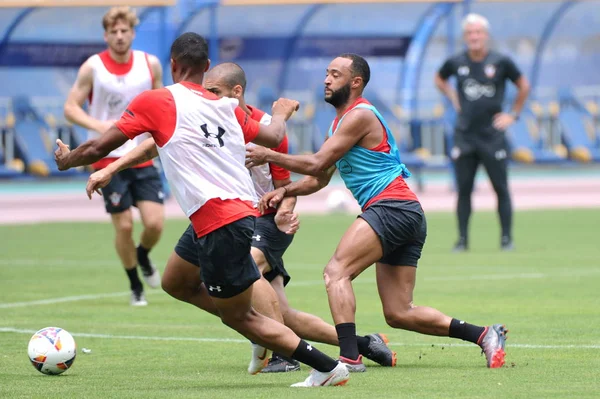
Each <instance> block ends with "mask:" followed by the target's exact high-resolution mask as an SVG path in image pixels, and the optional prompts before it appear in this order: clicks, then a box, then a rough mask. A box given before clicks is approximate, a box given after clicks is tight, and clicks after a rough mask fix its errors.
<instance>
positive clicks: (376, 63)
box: [0, 0, 600, 179]
mask: <svg viewBox="0 0 600 399" xmlns="http://www.w3.org/2000/svg"><path fill="white" fill-rule="evenodd" d="M86 3H87V4H96V5H110V4H116V3H118V2H115V1H99V0H96V1H81V0H78V1H71V2H69V1H64V0H63V1H56V0H54V1H51V0H48V1H41V2H40V1H26V0H21V1H14V0H5V1H2V2H0V26H1V27H2V29H0V87H1V90H0V128H1V129H2V137H3V140H2V144H3V147H2V151H1V152H0V176H1V177H2V178H4V177H6V178H17V179H19V178H21V179H23V178H25V177H26V176H32V175H33V176H61V177H64V176H65V174H64V173H62V174H59V173H58V171H57V170H56V168H55V166H54V165H53V161H52V156H51V152H52V151H51V148H52V145H53V142H54V138H55V137H57V136H60V137H63V138H64V139H65V140H67V141H68V142H71V143H72V144H73V145H76V144H77V143H79V142H81V140H82V139H85V132H83V131H82V130H81V129H80V128H78V127H72V126H70V125H68V124H67V123H65V120H64V117H63V115H62V104H63V102H64V99H65V97H66V94H67V92H68V90H69V88H70V86H71V85H72V83H73V81H74V79H75V76H76V72H77V69H78V67H79V66H80V64H81V63H82V62H83V61H84V60H85V59H86V58H87V57H88V56H89V55H90V54H93V53H94V52H97V51H100V50H102V49H104V47H105V45H104V43H103V41H102V34H103V30H102V26H101V24H100V21H101V17H102V15H103V13H104V12H105V11H106V7H26V6H27V4H32V5H34V4H38V5H39V4H47V5H65V4H78V5H83V4H86ZM129 3H131V4H137V5H138V7H137V9H138V13H139V16H140V20H141V23H140V25H139V27H138V29H137V38H136V40H135V42H134V47H135V48H137V49H141V50H145V51H148V52H150V53H153V54H156V55H157V56H158V57H159V58H160V59H161V60H163V61H164V66H165V84H169V83H171V81H170V76H169V72H168V58H169V56H168V52H169V45H170V43H171V41H172V39H173V38H175V37H176V36H177V35H178V34H179V33H182V32H185V31H188V30H191V31H195V32H198V33H200V34H202V35H205V36H206V37H207V38H208V39H209V41H210V43H211V59H212V61H213V62H222V61H234V62H237V63H239V64H240V65H241V66H242V67H243V68H244V69H245V70H246V72H247V75H248V78H249V85H248V93H247V99H248V101H249V102H250V103H252V104H256V105H258V106H260V107H263V108H266V109H268V108H269V105H270V104H271V103H272V100H273V99H275V98H277V97H278V96H288V97H291V98H295V99H298V100H300V101H301V102H302V110H301V112H299V113H298V115H296V116H295V117H294V119H293V121H292V122H291V124H290V125H291V126H290V136H291V150H292V152H294V153H300V152H305V151H314V150H315V149H317V148H318V147H319V145H320V143H321V142H322V140H323V137H324V134H325V131H326V130H327V128H328V127H329V123H330V121H331V119H332V116H333V109H332V107H330V106H329V105H328V104H326V103H324V102H323V101H322V80H323V74H324V70H325V68H326V65H327V63H328V61H329V60H330V59H331V58H332V57H334V56H335V55H337V54H338V53H340V52H344V51H353V52H357V53H360V54H362V55H365V56H368V60H369V62H370V64H371V68H372V71H373V74H372V75H373V78H372V81H371V83H370V84H369V87H368V89H367V92H366V96H367V97H368V98H369V99H370V100H371V101H372V102H373V103H374V104H375V105H376V106H377V107H378V108H379V109H380V110H381V112H382V114H383V115H384V117H385V118H386V119H387V120H388V121H389V123H390V124H391V125H392V127H393V129H394V132H395V134H396V135H397V136H398V138H399V139H400V140H399V142H400V145H401V147H402V148H401V151H402V153H403V159H404V161H405V162H406V163H407V164H408V165H409V166H410V167H412V168H413V169H418V168H422V167H425V168H428V169H432V168H434V169H436V168H437V169H440V168H443V169H445V168H447V167H448V166H449V162H448V153H449V149H450V148H451V143H452V124H453V120H454V118H455V115H454V112H453V111H452V110H451V108H450V107H448V106H447V105H448V104H447V103H446V102H445V101H444V100H442V98H441V96H440V95H439V94H438V93H437V91H436V90H435V88H434V87H433V75H434V73H435V72H436V71H437V69H438V68H439V67H440V65H441V63H442V62H443V60H444V59H445V58H446V57H447V56H448V55H450V54H452V53H455V52H457V51H460V50H461V49H462V48H463V45H462V43H461V28H460V20H461V17H462V16H463V15H464V14H465V13H467V12H477V13H481V14H482V15H484V16H486V17H487V18H488V19H489V20H490V23H491V37H492V46H493V47H494V48H496V49H498V50H499V51H501V52H506V53H508V54H510V55H511V56H512V57H514V59H515V60H516V62H517V64H518V66H519V67H520V68H521V70H522V72H523V73H524V74H525V75H526V76H527V77H528V78H529V79H530V81H531V84H532V92H531V95H530V98H529V101H528V102H527V106H526V109H525V111H524V113H523V117H522V118H521V119H520V121H518V122H517V123H516V124H515V125H514V126H512V127H511V129H510V132H509V134H510V138H511V143H512V148H513V159H514V160H515V163H517V164H518V165H519V164H534V165H548V164H550V165H555V166H558V167H561V168H563V167H565V165H571V164H576V165H577V164H582V163H583V164H586V163H593V162H597V161H599V160H600V114H599V111H598V109H599V104H600V74H599V73H598V69H597V65H599V64H600V40H598V39H599V37H600V13H599V12H598V8H599V7H600V3H599V2H598V1H564V2H560V1H535V2H496V1H493V2H492V1H460V2H432V1H415V2H409V1H406V2H405V1H372V2H367V1H352V2H348V3H353V4H345V2H342V1H335V0H328V1H322V2H308V1H300V0H295V1H289V3H294V4H287V3H288V2H286V1H264V0H261V1H252V0H249V1H242V0H228V1H226V0H224V1H221V2H219V1H178V2H175V1H171V0H164V1H161V0H154V1H150V0H147V1H144V0H139V1H138V0H136V1H130V2H129ZM160 4H174V5H172V6H164V7H161V6H158V5H160ZM256 4H267V5H256ZM514 93H515V91H514V87H512V85H509V90H508V94H507V96H506V106H507V107H509V105H510V103H511V102H512V101H513V99H514ZM73 173H75V174H76V173H77V172H71V174H73Z"/></svg>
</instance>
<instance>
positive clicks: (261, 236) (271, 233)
mask: <svg viewBox="0 0 600 399" xmlns="http://www.w3.org/2000/svg"><path fill="white" fill-rule="evenodd" d="M274 219H275V215H274V214H273V215H265V216H262V217H259V218H258V219H256V223H255V228H254V234H253V235H252V246H253V247H256V248H258V249H260V250H261V251H262V253H263V254H264V255H265V258H266V259H267V262H269V265H271V270H270V271H269V272H267V273H265V274H264V277H265V278H266V279H267V280H268V281H269V282H270V281H273V280H274V279H275V277H277V276H282V277H283V284H284V285H287V283H288V282H289V281H290V275H289V274H288V272H287V270H285V267H284V264H283V258H282V257H283V254H284V253H285V251H286V250H287V248H288V247H289V246H290V244H291V243H292V240H293V238H294V236H293V235H288V234H285V233H284V232H282V231H281V230H279V229H278V228H277V225H276V224H275V220H274ZM196 240H197V239H196V233H195V232H194V228H193V227H192V225H191V224H190V225H189V226H188V228H187V229H186V230H185V232H184V233H183V235H182V236H181V238H179V241H178V242H177V245H176V246H175V253H176V254H177V255H179V257H180V258H182V259H183V260H185V261H186V262H189V263H191V264H192V265H194V266H197V267H200V260H199V259H200V258H199V254H198V246H197V245H196Z"/></svg>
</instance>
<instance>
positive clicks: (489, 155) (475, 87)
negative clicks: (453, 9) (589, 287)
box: [435, 14, 529, 252]
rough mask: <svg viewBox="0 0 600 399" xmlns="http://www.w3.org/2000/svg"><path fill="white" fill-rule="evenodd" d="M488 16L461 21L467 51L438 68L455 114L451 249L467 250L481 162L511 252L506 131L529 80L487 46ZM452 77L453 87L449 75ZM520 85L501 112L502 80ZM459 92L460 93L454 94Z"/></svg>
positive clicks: (502, 243)
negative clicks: (455, 233) (454, 219)
mask: <svg viewBox="0 0 600 399" xmlns="http://www.w3.org/2000/svg"><path fill="white" fill-rule="evenodd" d="M488 29H489V23H488V21H487V19H485V18H484V17H482V16H481V15H478V14H469V15H467V16H466V17H465V19H464V20H463V33H464V38H465V41H466V43H467V51H465V52H463V53H461V54H458V55H456V56H454V57H451V58H450V59H448V60H447V61H446V62H444V65H442V67H441V68H440V70H439V72H438V73H437V75H436V77H435V84H436V86H437V87H438V88H439V89H440V91H441V92H442V93H443V94H444V95H446V96H447V97H448V98H449V99H450V101H451V102H452V105H453V106H454V109H455V110H456V112H457V113H458V118H457V122H456V127H455V132H454V147H453V148H452V150H451V157H452V160H453V161H454V173H455V175H456V182H457V186H458V201H457V204H456V214H457V219H458V241H457V243H456V245H455V246H454V251H455V252H463V251H466V250H468V248H469V240H468V228H469V218H470V216H471V194H472V193H473V183H474V181H475V175H476V174H477V169H478V168H479V164H483V166H484V167H485V170H486V171H487V174H488V176H489V178H490V181H491V183H492V186H493V187H494V191H495V192H496V195H497V197H498V215H499V216H500V225H501V228H502V231H501V236H500V247H501V248H502V250H504V251H511V250H513V249H514V247H513V239H512V201H511V198H510V191H509V187H508V157H509V148H508V141H507V139H506V135H505V132H506V129H508V128H509V127H510V125H512V124H513V123H514V122H515V121H516V120H517V119H519V114H520V113H521V110H522V109H523V106H524V104H525V100H526V99H527V95H528V93H529V83H528V82H527V78H525V76H523V75H522V74H521V71H519V69H518V68H517V66H516V65H515V63H514V62H513V61H512V60H511V59H510V58H509V57H507V56H505V55H502V54H499V53H497V52H495V51H491V50H489V48H488V40H489V35H488ZM452 75H456V78H457V82H456V84H457V90H454V89H453V88H452V86H451V85H450V83H449V82H448V79H449V78H450V77H451V76H452ZM507 79H509V80H510V81H512V82H513V83H514V84H515V85H516V86H517V89H518V93H517V98H516V100H515V103H514V105H513V107H512V111H511V112H510V113H505V112H502V103H503V102H504V93H505V89H506V80H507ZM457 92H458V95H457Z"/></svg>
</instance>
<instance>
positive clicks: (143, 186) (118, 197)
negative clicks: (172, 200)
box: [102, 166, 165, 214]
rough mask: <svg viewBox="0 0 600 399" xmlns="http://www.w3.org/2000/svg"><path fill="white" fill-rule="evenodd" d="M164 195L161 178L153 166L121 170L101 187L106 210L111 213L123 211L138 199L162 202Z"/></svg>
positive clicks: (133, 204)
mask: <svg viewBox="0 0 600 399" xmlns="http://www.w3.org/2000/svg"><path fill="white" fill-rule="evenodd" d="M164 196H165V195H164V192H163V184H162V180H161V179H160V175H159V174H158V171H157V170H156V168H155V167H154V166H147V167H145V168H130V169H125V170H122V171H120V172H119V173H117V174H116V175H115V176H114V177H113V178H112V180H111V181H110V183H108V185H107V186H106V187H104V188H103V189H102V197H103V198H104V206H105V208H106V212H108V213H111V214H112V213H121V212H125V211H126V210H127V209H129V208H131V206H136V204H137V203H138V201H151V202H156V203H159V204H162V203H163V199H164Z"/></svg>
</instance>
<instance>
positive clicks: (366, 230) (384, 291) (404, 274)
mask: <svg viewBox="0 0 600 399" xmlns="http://www.w3.org/2000/svg"><path fill="white" fill-rule="evenodd" d="M355 63H356V64H355ZM355 65H356V66H355ZM369 79H370V71H369V68H368V64H367V62H366V60H364V59H363V58H362V57H360V56H358V55H354V54H352V55H347V54H343V55H342V56H340V57H337V58H336V59H334V60H333V61H332V62H331V63H330V64H329V67H328V68H327V73H326V78H325V101H327V102H328V103H330V104H332V105H333V106H334V107H335V109H336V111H337V117H336V118H335V120H334V121H333V123H332V125H331V128H330V129H329V134H328V138H327V140H326V141H325V143H324V144H323V146H322V147H321V149H320V150H319V151H318V152H317V153H316V154H313V155H285V154H280V153H277V152H274V151H271V150H268V149H263V148H260V147H256V148H250V149H248V150H247V155H246V157H247V159H246V165H247V166H249V167H253V166H256V165H261V164H263V163H265V162H271V163H275V164H278V165H280V166H282V167H284V168H286V169H288V170H290V171H292V172H296V173H303V174H306V175H309V176H306V177H304V178H303V179H301V180H298V181H295V182H293V183H291V184H288V185H286V186H284V187H282V188H279V189H276V190H274V191H272V192H271V193H268V194H267V195H265V196H263V198H261V200H260V201H259V209H260V210H261V211H264V210H265V209H268V208H269V207H273V206H276V205H277V204H278V203H279V202H280V201H281V200H282V199H283V198H284V197H288V196H297V195H309V194H312V193H314V192H316V191H318V190H320V189H321V188H323V187H325V186H326V185H327V184H328V183H329V181H330V179H331V176H332V174H333V172H334V170H335V169H336V167H337V169H338V170H339V172H340V175H341V177H342V179H343V180H344V183H345V184H346V187H347V188H348V189H349V190H350V191H351V192H352V194H353V195H354V197H355V198H356V200H357V202H358V203H359V205H360V206H361V208H362V209H363V213H362V214H361V215H359V217H358V218H357V219H356V221H355V222H354V223H353V224H352V225H351V226H350V227H349V228H348V230H347V231H346V233H345V234H344V236H343V237H342V239H341V241H340V243H339V244H338V247H337V248H336V250H335V253H334V254H333V257H332V258H331V259H330V261H329V263H328V264H327V266H326V267H325V271H324V278H325V286H326V288H327V295H328V297H329V307H330V309H331V314H332V315H333V320H334V321H335V324H336V325H335V327H336V330H337V333H338V340H339V345H340V360H342V361H343V362H345V363H346V364H348V367H350V368H355V369H359V370H360V369H364V367H365V366H364V364H363V363H362V356H361V355H360V353H359V350H358V345H357V339H356V325H355V313H356V299H355V297H354V291H353V289H352V280H353V279H354V278H356V277H357V276H358V275H359V274H360V273H362V272H363V271H364V270H365V269H367V268H368V267H370V266H371V265H372V264H373V263H376V276H377V288H378V290H379V296H380V298H381V302H382V305H383V313H384V316H385V319H386V321H387V323H388V324H389V325H390V326H391V327H394V328H400V329H404V330H410V331H416V332H419V333H422V334H428V335H438V336H450V337H453V338H460V339H463V340H466V341H469V342H472V343H474V344H477V345H479V346H480V347H481V348H482V350H483V351H484V352H485V355H486V358H487V365H488V367H492V368H497V367H501V366H502V365H503V364H504V357H505V353H504V343H505V335H506V330H505V328H504V326H502V325H499V324H495V325H493V326H490V327H479V326H476V325H472V324H469V323H465V322H464V321H460V320H457V319H453V318H451V317H448V316H446V315H444V314H443V313H441V312H440V311H438V310H436V309H433V308H429V307H424V306H416V305H414V303H413V291H414V287H415V281H416V273H417V263H418V260H419V258H420V257H421V251H422V249H423V246H424V244H425V238H426V235H427V224H426V221H425V214H424V213H423V209H422V208H421V205H420V203H419V201H418V199H417V196H416V195H415V194H414V193H413V192H412V191H411V190H410V188H409V187H408V185H407V184H406V182H405V180H404V179H405V178H406V177H409V176H410V173H409V172H408V170H407V169H406V167H405V165H404V164H403V163H402V162H401V161H400V155H399V152H398V148H397V146H396V142H395V140H394V137H393V134H392V132H391V130H390V129H389V127H388V125H387V123H386V122H385V120H384V119H383V117H382V116H381V114H380V113H379V112H378V111H377V109H376V108H375V107H373V106H372V105H371V104H369V102H368V101H367V100H366V99H365V98H363V97H362V93H363V91H364V88H365V85H366V82H368V80H369Z"/></svg>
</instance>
